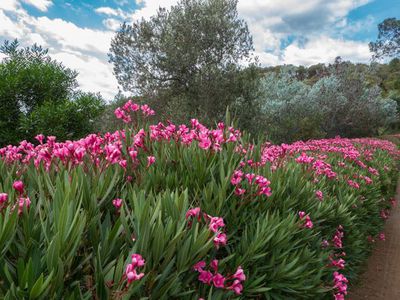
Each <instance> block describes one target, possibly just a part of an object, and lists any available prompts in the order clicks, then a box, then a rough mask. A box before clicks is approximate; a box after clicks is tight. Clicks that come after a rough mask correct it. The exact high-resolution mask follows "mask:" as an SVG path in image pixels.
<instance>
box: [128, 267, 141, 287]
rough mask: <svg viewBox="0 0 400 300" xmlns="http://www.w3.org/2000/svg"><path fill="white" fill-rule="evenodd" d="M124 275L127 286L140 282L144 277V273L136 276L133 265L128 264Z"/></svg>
mask: <svg viewBox="0 0 400 300" xmlns="http://www.w3.org/2000/svg"><path fill="white" fill-rule="evenodd" d="M125 275H126V278H127V279H128V284H130V283H131V282H133V281H137V280H140V279H141V278H142V277H143V276H144V273H140V274H138V273H137V271H136V268H135V266H133V264H128V265H127V266H126V269H125Z"/></svg>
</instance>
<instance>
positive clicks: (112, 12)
mask: <svg viewBox="0 0 400 300" xmlns="http://www.w3.org/2000/svg"><path fill="white" fill-rule="evenodd" d="M94 11H95V12H96V13H98V14H103V15H107V16H113V17H121V18H126V17H127V16H128V14H127V13H125V12H124V11H123V10H122V9H120V8H117V9H114V8H111V7H105V6H103V7H98V8H96V9H95V10H94Z"/></svg>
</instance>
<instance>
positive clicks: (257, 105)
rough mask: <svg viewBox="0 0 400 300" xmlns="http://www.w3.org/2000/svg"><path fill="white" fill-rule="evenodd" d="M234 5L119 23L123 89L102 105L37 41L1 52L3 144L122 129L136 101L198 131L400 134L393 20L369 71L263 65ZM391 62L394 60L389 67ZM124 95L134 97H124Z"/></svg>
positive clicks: (211, 2) (194, 6)
mask: <svg viewBox="0 0 400 300" xmlns="http://www.w3.org/2000/svg"><path fill="white" fill-rule="evenodd" d="M237 2H238V1H237V0H181V1H180V2H179V3H178V4H176V5H174V6H172V7H171V8H169V9H165V8H160V9H159V10H158V11H157V13H156V14H155V15H154V16H152V17H151V18H150V19H147V20H145V19H141V20H138V21H135V22H133V23H132V24H126V23H125V24H122V25H121V27H120V29H119V30H118V31H117V32H116V33H115V36H114V38H113V40H112V43H111V48H110V53H109V60H110V62H111V63H112V64H113V67H114V74H115V76H116V78H117V80H118V83H119V84H120V86H121V87H122V88H123V90H124V94H121V93H120V94H118V95H117V96H116V97H115V99H114V100H113V101H109V102H108V103H106V102H105V101H104V100H103V99H102V98H101V97H100V96H99V95H97V94H93V93H82V92H81V91H79V90H78V89H77V81H76V76H77V73H76V72H75V71H73V70H70V69H68V68H65V67H64V66H63V65H62V64H60V63H58V62H56V61H54V60H52V59H51V58H50V57H49V56H48V54H47V50H45V49H42V48H41V47H39V46H36V45H34V46H33V47H27V48H24V49H20V47H19V46H18V43H17V42H12V43H9V42H6V43H5V44H4V45H3V47H2V48H1V51H2V52H3V53H5V54H6V55H7V58H6V59H5V60H3V61H2V62H1V63H0V79H1V81H0V105H1V108H2V109H3V111H7V113H6V114H2V116H1V119H0V144H2V145H4V144H8V143H16V142H17V141H19V140H21V139H28V140H32V138H33V136H34V135H35V134H36V133H38V132H42V133H44V134H47V135H56V136H57V137H58V138H59V139H60V140H63V139H72V138H79V137H82V136H84V135H86V134H87V133H90V132H99V131H107V130H114V129H117V128H118V127H120V125H121V124H119V123H118V122H117V121H116V120H114V118H113V116H112V111H113V109H114V107H116V106H117V105H118V104H119V103H121V102H122V101H124V100H126V99H127V98H132V97H134V98H135V100H136V101H138V102H146V103H149V104H150V105H151V106H153V107H154V109H155V110H156V112H157V117H156V120H155V121H157V120H160V121H165V120H171V121H174V122H187V121H188V120H189V119H190V118H193V117H196V118H198V119H200V121H201V122H203V123H205V124H207V125H213V124H215V123H216V122H218V121H221V120H223V119H224V116H225V113H226V110H227V109H229V111H230V112H231V113H232V114H233V115H234V117H235V119H236V121H237V124H238V126H239V127H240V128H241V129H243V130H246V131H249V132H251V133H253V134H256V135H257V134H262V135H268V136H269V137H270V138H271V139H272V140H273V141H275V142H290V141H293V140H297V139H309V138H320V137H332V136H335V135H341V136H349V137H355V136H367V135H377V134H380V133H381V132H382V131H384V130H388V129H389V130H396V129H398V107H399V105H398V104H399V101H400V76H399V75H400V61H399V53H400V51H399V49H400V38H399V37H400V21H398V20H396V19H393V18H390V19H387V20H385V21H384V22H382V23H381V24H380V25H379V35H378V38H377V40H376V41H375V42H371V43H370V49H371V51H372V53H373V54H374V55H373V57H374V59H375V60H378V59H385V60H386V62H387V63H378V62H376V61H372V62H371V64H368V65H367V64H353V63H351V62H346V61H342V60H341V59H340V58H337V59H336V61H335V62H334V63H332V64H329V65H325V64H318V65H314V66H310V67H304V66H300V67H295V66H287V65H285V66H276V67H268V68H265V67H261V66H260V65H259V63H258V61H257V58H255V57H253V56H252V51H253V50H254V49H253V42H252V37H251V35H250V32H249V30H248V27H247V24H246V22H245V21H244V20H242V19H241V18H240V17H239V15H238V12H237ZM389 59H392V60H390V61H389ZM124 95H131V96H130V97H127V96H124Z"/></svg>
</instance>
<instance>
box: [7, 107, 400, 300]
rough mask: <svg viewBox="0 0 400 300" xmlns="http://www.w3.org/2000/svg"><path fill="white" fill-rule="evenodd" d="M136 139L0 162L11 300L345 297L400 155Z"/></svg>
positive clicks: (64, 145) (199, 135) (139, 121)
mask: <svg viewBox="0 0 400 300" xmlns="http://www.w3.org/2000/svg"><path fill="white" fill-rule="evenodd" d="M153 114H154V111H153V110H151V109H150V108H149V107H148V106H147V105H137V104H135V103H132V102H130V101H129V102H127V103H126V104H125V105H123V106H122V107H119V108H117V109H116V111H115V115H116V117H117V118H118V119H122V120H123V121H124V122H125V123H126V126H125V128H124V130H120V131H116V132H114V133H106V134H104V135H95V134H91V135H89V136H87V137H86V138H83V139H81V140H76V141H65V142H57V140H56V138H55V137H53V136H47V137H45V136H43V135H38V136H37V137H36V139H37V141H38V142H37V144H36V145H34V144H32V143H29V142H26V141H22V142H21V143H20V144H19V145H17V146H11V145H10V146H7V147H4V148H1V149H0V157H1V160H0V211H1V213H0V249H1V251H0V297H1V298H2V299H200V298H202V299H325V298H326V299H331V298H333V297H335V299H343V298H344V297H345V295H346V294H347V286H348V284H349V282H352V281H353V280H354V279H355V278H356V277H357V274H358V272H359V269H360V266H362V264H363V263H364V262H365V260H366V258H367V257H368V254H369V252H370V250H371V248H372V245H373V243H374V241H375V240H377V239H384V234H382V233H381V230H382V226H383V224H384V220H385V219H386V218H387V217H388V216H389V213H390V207H391V206H393V205H395V200H394V198H392V197H393V195H394V191H395V184H396V180H397V178H396V177H397V172H398V170H397V166H396V163H397V161H398V158H399V151H398V150H397V148H396V146H395V145H394V144H392V143H391V142H388V141H385V140H377V139H342V138H335V139H326V140H310V141H308V142H295V143H293V144H290V145H286V144H282V145H272V144H269V143H268V142H265V141H262V142H257V143H252V142H250V139H249V137H248V136H247V135H242V134H241V132H240V131H239V130H236V129H235V128H233V127H230V126H228V125H225V124H223V123H218V124H217V126H216V128H215V129H209V128H206V127H205V126H203V125H202V124H200V123H199V122H198V121H197V120H195V119H193V120H192V121H191V124H190V125H175V124H172V123H167V124H162V123H159V124H156V125H150V120H151V116H152V115H153Z"/></svg>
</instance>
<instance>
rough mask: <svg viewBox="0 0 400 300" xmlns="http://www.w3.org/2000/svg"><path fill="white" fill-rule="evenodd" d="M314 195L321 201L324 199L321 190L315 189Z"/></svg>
mask: <svg viewBox="0 0 400 300" xmlns="http://www.w3.org/2000/svg"><path fill="white" fill-rule="evenodd" d="M315 196H316V197H317V198H318V199H319V200H320V201H322V200H323V199H324V194H323V193H322V191H319V190H318V191H316V192H315Z"/></svg>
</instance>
